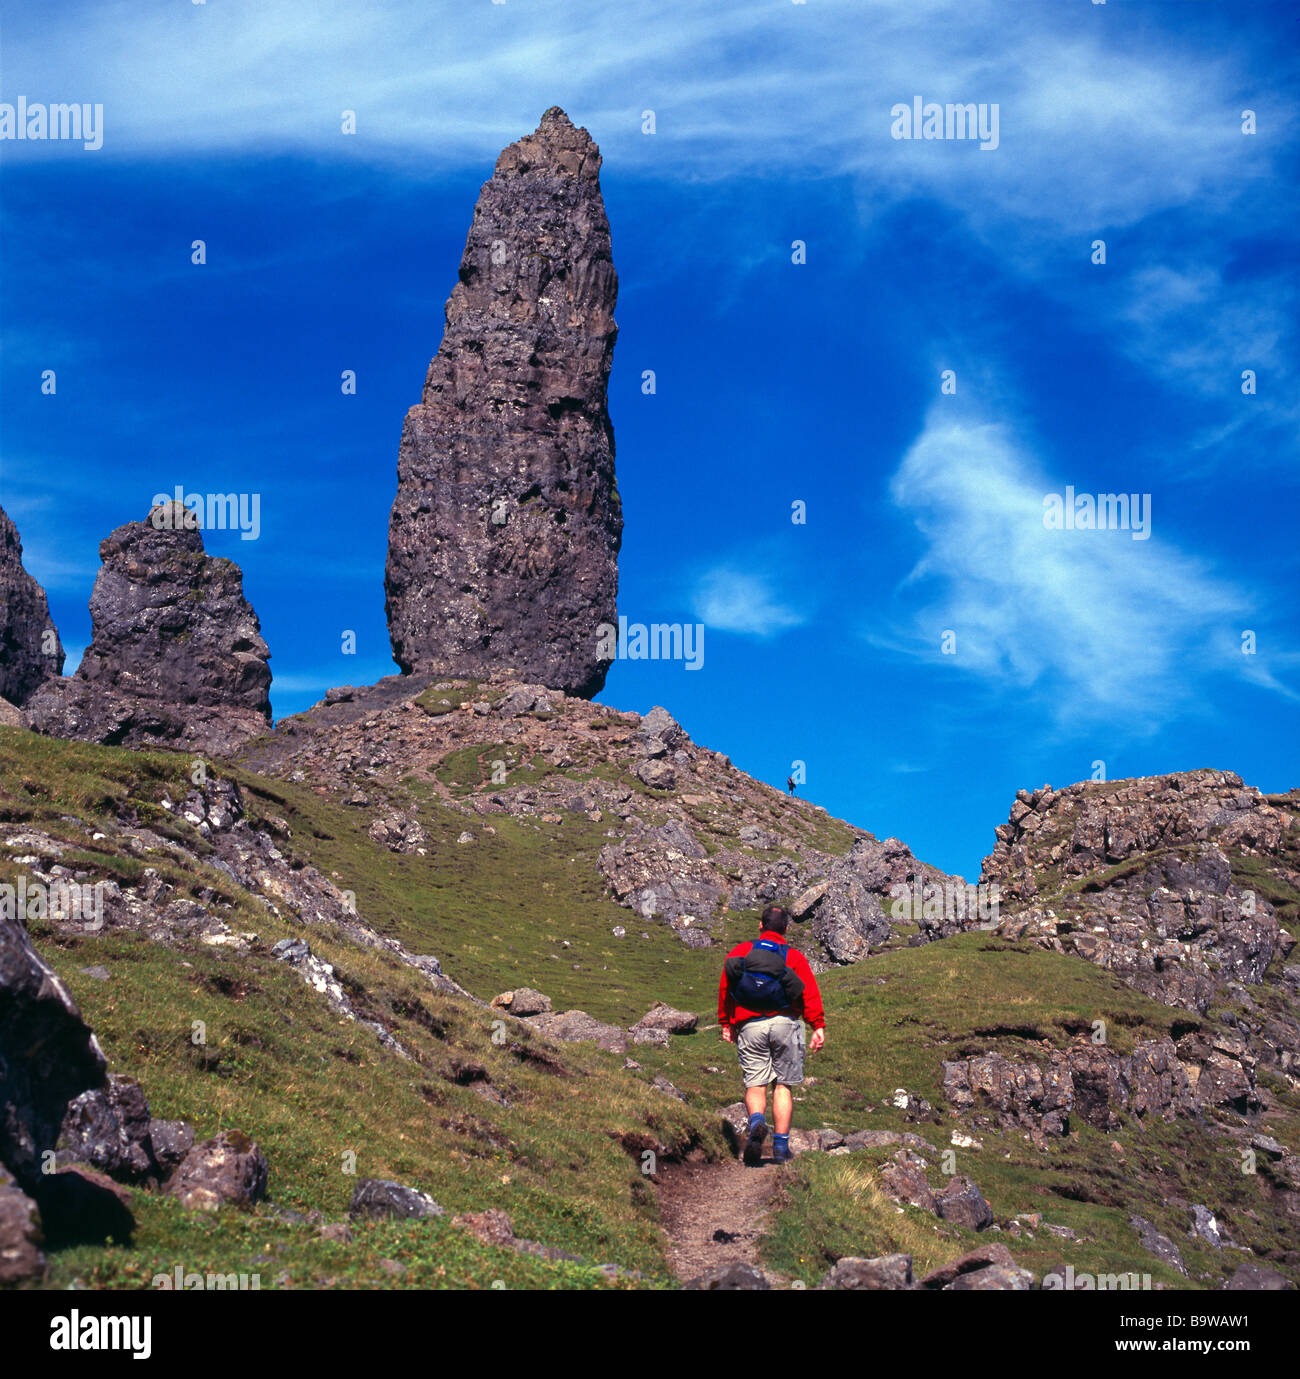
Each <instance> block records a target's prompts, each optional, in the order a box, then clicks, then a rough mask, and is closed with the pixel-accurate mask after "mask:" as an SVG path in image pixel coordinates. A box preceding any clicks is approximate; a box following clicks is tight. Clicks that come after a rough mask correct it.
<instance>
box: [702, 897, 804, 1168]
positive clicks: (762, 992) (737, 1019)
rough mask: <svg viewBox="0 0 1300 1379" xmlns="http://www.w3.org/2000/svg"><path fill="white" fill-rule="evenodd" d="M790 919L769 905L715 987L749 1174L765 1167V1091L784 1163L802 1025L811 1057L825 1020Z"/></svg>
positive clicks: (799, 1075) (776, 1150) (776, 1151)
mask: <svg viewBox="0 0 1300 1379" xmlns="http://www.w3.org/2000/svg"><path fill="white" fill-rule="evenodd" d="M789 924H790V916H789V914H788V912H787V911H786V910H784V909H782V908H781V906H780V905H769V906H768V907H767V909H766V910H764V911H763V917H762V919H761V921H760V922H759V935H758V938H757V939H753V940H749V941H747V942H745V943H739V944H737V945H736V947H735V948H733V949H732V950H731V952H730V953H728V954H727V958H726V961H725V962H724V963H723V964H722V981H721V982H720V984H719V986H718V1023H719V1024H720V1025H721V1026H722V1037H723V1038H724V1039H725V1040H726V1041H727V1042H728V1043H729V1044H730V1043H734V1044H735V1045H736V1052H737V1054H738V1055H739V1057H740V1073H741V1076H742V1078H743V1079H744V1082H745V1110H746V1111H747V1112H748V1113H749V1125H748V1128H747V1130H746V1133H745V1146H744V1150H743V1152H742V1155H741V1157H742V1158H743V1159H744V1161H745V1163H746V1164H748V1165H749V1166H750V1167H751V1168H753V1167H755V1166H756V1165H757V1164H759V1163H761V1162H762V1160H763V1141H764V1140H765V1139H766V1138H767V1088H768V1084H769V1083H775V1086H774V1087H773V1089H772V1121H773V1124H774V1126H775V1132H776V1133H775V1134H774V1135H773V1137H772V1147H773V1155H772V1157H773V1158H774V1159H775V1160H776V1162H777V1163H779V1164H782V1163H788V1162H789V1161H790V1160H791V1159H792V1158H793V1157H794V1155H793V1154H791V1153H790V1119H791V1117H792V1115H793V1114H794V1099H793V1097H792V1096H791V1092H790V1088H791V1087H797V1086H799V1084H800V1083H801V1082H802V1081H803V1057H804V1031H803V1021H805V1020H806V1021H807V1022H808V1023H809V1024H810V1025H811V1026H812V1031H813V1033H812V1039H811V1040H810V1041H809V1042H808V1048H809V1051H810V1052H813V1053H815V1052H816V1051H817V1050H818V1049H820V1048H821V1046H822V1045H823V1044H824V1043H825V1042H826V1018H825V1016H824V1015H823V1014H822V997H821V992H820V991H818V990H817V978H816V977H814V976H813V974H812V968H811V967H809V966H808V959H807V958H805V957H804V955H803V954H802V953H801V952H799V950H798V949H797V948H791V947H790V946H789V945H788V944H787V943H786V940H785V931H786V929H787V928H788V927H789Z"/></svg>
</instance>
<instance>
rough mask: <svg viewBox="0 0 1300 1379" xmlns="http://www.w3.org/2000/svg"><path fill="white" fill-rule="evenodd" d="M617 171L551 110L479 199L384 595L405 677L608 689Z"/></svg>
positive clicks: (402, 496) (420, 424) (409, 464)
mask: <svg viewBox="0 0 1300 1379" xmlns="http://www.w3.org/2000/svg"><path fill="white" fill-rule="evenodd" d="M600 164H601V159H600V150H599V149H598V148H597V147H596V145H595V143H594V142H593V141H592V139H591V136H590V135H589V134H588V133H587V131H586V130H585V129H578V128H575V127H574V125H573V124H572V123H571V122H570V120H569V117H568V116H567V115H566V114H565V113H564V112H563V111H562V110H560V109H559V107H558V106H552V107H551V109H549V110H548V111H547V112H546V113H545V115H543V116H542V120H541V123H540V124H539V125H538V127H537V129H536V131H535V132H534V133H532V134H530V135H528V136H526V137H525V138H523V139H520V140H519V141H518V142H517V143H513V144H511V145H510V146H509V147H508V148H506V149H505V150H504V151H503V152H502V154H501V156H500V157H499V158H498V159H497V164H496V170H495V172H494V173H493V175H492V177H491V178H490V179H489V180H488V182H486V183H485V184H484V186H483V189H482V191H481V192H480V194H479V198H478V204H477V206H476V207H475V210H474V220H473V224H472V225H471V227H470V231H469V236H468V239H467V240H466V243H465V252H464V254H463V256H462V258H461V265H460V277H459V281H458V282H457V283H456V286H455V287H454V288H453V289H452V293H451V296H450V298H449V299H448V301H447V308H446V330H445V332H444V334H443V338H442V344H441V346H440V347H439V349H438V353H437V355H436V356H435V358H434V359H433V361H432V363H431V364H430V365H429V371H428V375H427V377H426V379H425V384H424V393H423V396H422V398H421V400H420V402H419V403H418V404H417V405H416V406H414V407H412V408H411V410H410V411H409V412H408V413H407V416H406V423H405V426H404V428H403V432H402V441H401V447H400V450H399V454H398V468H397V476H398V489H397V497H396V500H395V501H394V503H393V508H392V516H391V519H390V525H389V549H388V565H387V570H386V574H385V589H386V592H387V608H388V624H389V634H390V637H391V640H392V646H393V657H394V659H395V660H396V661H397V663H398V664H399V665H400V666H401V667H402V669H403V670H404V671H427V672H433V673H437V674H455V675H467V676H468V675H491V674H494V673H497V672H501V671H504V670H507V669H508V670H513V671H515V672H516V673H517V674H518V675H519V676H520V677H522V678H524V679H526V680H529V681H531V682H534V683H540V684H544V685H547V686H549V687H551V688H554V689H560V690H564V691H565V692H567V693H569V694H576V695H585V696H590V695H592V694H595V693H596V692H597V691H598V690H599V689H600V687H601V685H602V684H603V683H604V679H605V672H606V670H607V669H608V662H607V661H602V660H598V659H597V648H598V640H599V637H598V631H597V629H598V627H599V626H600V624H602V623H612V622H614V621H615V620H616V616H615V595H616V593H617V589H618V565H617V556H618V550H619V545H620V543H621V539H622V529H623V516H622V507H621V504H620V502H619V497H618V491H617V489H616V487H615V484H614V434H613V429H612V427H611V425H610V420H609V413H608V410H607V406H606V385H607V382H608V379H609V370H610V363H611V360H612V356H613V349H614V339H615V336H616V334H617V329H618V328H617V326H616V325H615V324H614V318H613V311H614V303H615V299H616V298H617V295H618V277H617V275H616V273H615V271H614V265H613V261H612V258H611V254H610V235H609V221H608V219H607V218H606V215H605V206H604V202H603V200H602V198H601V192H600V177H599V173H600Z"/></svg>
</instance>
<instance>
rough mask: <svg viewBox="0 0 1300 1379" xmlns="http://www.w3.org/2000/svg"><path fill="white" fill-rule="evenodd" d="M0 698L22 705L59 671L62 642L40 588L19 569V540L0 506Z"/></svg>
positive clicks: (60, 669) (6, 514)
mask: <svg viewBox="0 0 1300 1379" xmlns="http://www.w3.org/2000/svg"><path fill="white" fill-rule="evenodd" d="M0 600H3V601H2V602H0V698H4V699H7V700H8V701H9V702H10V703H11V704H19V705H22V704H25V703H26V702H27V701H28V699H30V698H31V696H32V695H33V694H34V693H35V692H36V690H37V689H38V688H39V687H40V685H41V684H42V683H43V682H44V681H45V680H47V679H48V678H49V677H50V676H53V675H62V674H63V645H62V643H61V642H60V641H59V634H58V631H57V629H56V628H55V626H54V624H53V623H52V622H51V621H50V607H49V604H48V603H47V602H46V600H45V590H44V589H42V588H41V586H40V585H39V584H38V583H37V582H36V581H35V580H34V579H33V578H32V577H31V575H29V574H28V573H27V571H26V569H25V568H24V567H23V543H22V539H21V538H20V537H19V535H18V528H17V527H15V526H14V524H13V523H12V522H11V521H10V520H9V514H8V513H7V512H5V510H4V509H3V508H0Z"/></svg>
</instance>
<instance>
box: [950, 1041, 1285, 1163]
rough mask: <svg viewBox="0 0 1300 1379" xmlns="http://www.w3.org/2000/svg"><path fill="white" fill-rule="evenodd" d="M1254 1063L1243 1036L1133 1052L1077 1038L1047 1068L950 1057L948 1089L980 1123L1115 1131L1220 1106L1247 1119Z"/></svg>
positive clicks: (985, 1057)
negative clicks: (1075, 1123)
mask: <svg viewBox="0 0 1300 1379" xmlns="http://www.w3.org/2000/svg"><path fill="white" fill-rule="evenodd" d="M1254 1067H1255V1060H1254V1059H1253V1058H1252V1056H1251V1054H1250V1052H1249V1050H1248V1049H1247V1047H1246V1044H1245V1041H1244V1040H1242V1039H1240V1038H1234V1037H1233V1036H1232V1035H1231V1034H1230V1033H1225V1032H1219V1031H1213V1030H1200V1029H1197V1030H1193V1031H1192V1032H1190V1033H1188V1034H1185V1035H1183V1036H1181V1037H1180V1038H1179V1039H1178V1041H1177V1042H1176V1043H1175V1042H1174V1041H1173V1040H1171V1039H1148V1040H1142V1041H1140V1042H1139V1043H1137V1044H1136V1045H1135V1046H1134V1048H1133V1052H1132V1053H1131V1054H1121V1053H1118V1052H1117V1051H1115V1050H1113V1049H1111V1048H1108V1047H1105V1046H1102V1045H1097V1044H1092V1043H1089V1042H1088V1041H1087V1040H1080V1041H1077V1042H1075V1043H1073V1044H1072V1045H1071V1046H1070V1047H1069V1048H1067V1049H1053V1050H1051V1052H1050V1053H1049V1054H1048V1055H1047V1058H1046V1060H1045V1061H1044V1062H1043V1063H1041V1064H1040V1063H1037V1062H1034V1061H1031V1060H1029V1059H1023V1060H1022V1059H1013V1058H1007V1057H1005V1056H1004V1055H1002V1054H1000V1053H987V1054H981V1055H978V1056H975V1057H971V1058H963V1059H957V1060H954V1061H945V1062H944V1064H943V1091H944V1096H945V1098H946V1099H947V1101H948V1104H949V1106H950V1107H951V1108H952V1109H953V1110H954V1111H957V1112H959V1113H970V1116H971V1118H972V1120H973V1123H974V1124H975V1125H993V1126H997V1127H1007V1126H1012V1125H1019V1126H1023V1127H1024V1128H1026V1129H1028V1130H1029V1131H1031V1132H1032V1133H1033V1134H1034V1135H1035V1136H1036V1137H1037V1136H1046V1137H1051V1136H1056V1137H1060V1136H1063V1135H1065V1134H1068V1133H1069V1130H1070V1128H1071V1119H1072V1117H1076V1116H1077V1117H1078V1119H1079V1120H1081V1121H1084V1122H1086V1123H1087V1124H1088V1125H1091V1126H1094V1127H1095V1128H1096V1129H1099V1130H1117V1129H1119V1128H1120V1127H1121V1126H1122V1125H1124V1124H1125V1123H1126V1121H1128V1120H1129V1119H1134V1120H1137V1121H1139V1122H1141V1121H1145V1120H1148V1119H1152V1118H1155V1119H1160V1120H1166V1121H1169V1120H1174V1119H1176V1118H1178V1117H1180V1116H1182V1117H1186V1116H1195V1115H1197V1114H1199V1113H1200V1112H1201V1111H1204V1110H1211V1109H1215V1108H1221V1109H1227V1110H1235V1111H1239V1112H1243V1113H1244V1112H1246V1111H1248V1110H1252V1109H1255V1108H1256V1107H1257V1105H1258V1092H1257V1088H1256V1085H1255V1076H1254Z"/></svg>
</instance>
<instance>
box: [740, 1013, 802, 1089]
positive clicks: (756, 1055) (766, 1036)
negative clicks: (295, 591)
mask: <svg viewBox="0 0 1300 1379" xmlns="http://www.w3.org/2000/svg"><path fill="white" fill-rule="evenodd" d="M803 1051H804V1033H803V1021H802V1020H792V1019H791V1018H790V1016H788V1015H765V1016H764V1017H763V1018H762V1019H759V1020H746V1021H745V1023H744V1024H743V1025H741V1027H740V1028H739V1029H738V1030H737V1031H736V1052H737V1053H738V1054H739V1055H740V1075H741V1076H742V1077H743V1078H744V1079H745V1086H746V1087H766V1086H767V1084H768V1083H769V1082H783V1083H784V1084H785V1085H786V1086H787V1087H797V1086H798V1085H799V1084H800V1083H801V1082H802V1081H803Z"/></svg>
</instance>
